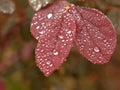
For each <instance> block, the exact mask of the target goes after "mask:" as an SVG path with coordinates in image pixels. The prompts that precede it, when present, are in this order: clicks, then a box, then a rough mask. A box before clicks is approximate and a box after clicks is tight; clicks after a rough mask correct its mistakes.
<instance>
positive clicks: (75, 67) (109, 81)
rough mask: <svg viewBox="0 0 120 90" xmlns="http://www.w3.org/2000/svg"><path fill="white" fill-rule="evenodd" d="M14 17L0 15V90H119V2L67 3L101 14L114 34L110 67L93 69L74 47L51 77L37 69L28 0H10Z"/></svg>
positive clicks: (78, 0)
mask: <svg viewBox="0 0 120 90" xmlns="http://www.w3.org/2000/svg"><path fill="white" fill-rule="evenodd" d="M13 1H14V3H15V7H16V9H15V12H14V13H13V14H5V13H0V90H120V0H68V1H70V2H72V3H74V4H76V5H80V6H86V7H93V8H96V9H99V10H100V11H102V12H104V13H105V14H106V15H107V16H108V17H109V18H110V19H111V20H112V22H113V24H114V26H115V28H116V33H117V39H118V42H117V48H116V50H115V53H114V54H113V56H112V58H111V60H110V62H109V63H107V64H104V65H94V64H92V63H90V62H89V61H88V60H86V59H85V58H84V57H82V56H81V55H80V54H79V52H78V51H77V50H76V49H75V48H74V47H73V48H72V50H71V52H70V54H69V56H68V57H67V61H66V62H65V63H64V64H63V65H62V66H61V67H60V69H59V70H57V71H55V72H54V73H53V74H52V75H51V76H49V77H45V76H44V75H43V74H42V72H41V71H40V70H39V69H38V68H37V67H36V64H35V54H34V49H35V47H36V43H37V41H36V40H35V39H34V38H33V37H32V36H31V33H30V22H31V19H32V16H33V14H34V13H35V12H34V10H33V9H32V8H31V7H30V6H29V4H28V1H27V0H13Z"/></svg>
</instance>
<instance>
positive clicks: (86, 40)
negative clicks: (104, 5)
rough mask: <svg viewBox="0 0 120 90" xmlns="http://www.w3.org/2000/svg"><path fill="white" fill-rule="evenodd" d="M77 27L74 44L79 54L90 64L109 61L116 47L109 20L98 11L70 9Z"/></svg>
mask: <svg viewBox="0 0 120 90" xmlns="http://www.w3.org/2000/svg"><path fill="white" fill-rule="evenodd" d="M70 12H71V13H73V14H74V17H75V19H76V25H77V33H76V39H75V44H76V46H77V47H78V49H79V51H80V53H81V54H82V55H83V56H84V57H86V58H87V59H88V60H89V61H91V62H92V63H97V64H103V63H106V62H108V61H109V59H110V57H111V55H112V54H113V52H114V49H115V47H116V33H115V29H114V27H113V25H112V23H111V22H110V20H109V19H108V18H107V17H106V16H105V15H104V14H103V13H102V12H100V11H98V10H96V9H92V8H85V7H72V8H71V10H70Z"/></svg>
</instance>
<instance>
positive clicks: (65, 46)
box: [31, 1, 76, 76]
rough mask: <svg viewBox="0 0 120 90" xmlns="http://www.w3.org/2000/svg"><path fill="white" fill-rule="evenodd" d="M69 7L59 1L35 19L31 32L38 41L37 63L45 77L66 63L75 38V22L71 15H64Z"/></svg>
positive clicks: (39, 13) (39, 12) (43, 10)
mask: <svg viewBox="0 0 120 90" xmlns="http://www.w3.org/2000/svg"><path fill="white" fill-rule="evenodd" d="M67 5H68V3H67V2H66V1H62V2H60V3H59V1H58V2H56V3H54V4H53V5H52V6H50V7H47V8H45V9H42V10H40V11H38V12H37V13H36V14H35V16H34V17H33V21H32V25H31V32H32V34H33V36H34V37H35V38H36V39H38V44H37V48H36V51H35V54H36V63H37V66H38V67H39V68H40V69H41V71H42V72H43V73H44V74H45V76H49V75H50V74H51V73H52V72H53V71H55V70H56V69H58V68H59V66H60V65H61V64H62V63H63V62H64V61H65V59H66V57H67V56H68V54H69V52H70V49H71V46H72V43H73V39H74V37H75V31H76V25H75V20H74V18H73V16H72V15H71V14H69V13H64V11H65V10H66V7H65V6H67Z"/></svg>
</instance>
